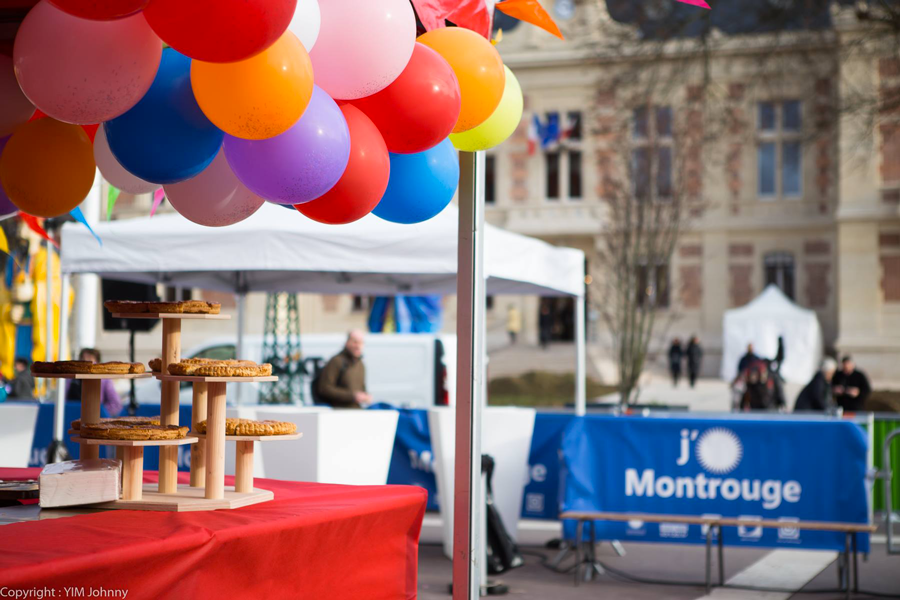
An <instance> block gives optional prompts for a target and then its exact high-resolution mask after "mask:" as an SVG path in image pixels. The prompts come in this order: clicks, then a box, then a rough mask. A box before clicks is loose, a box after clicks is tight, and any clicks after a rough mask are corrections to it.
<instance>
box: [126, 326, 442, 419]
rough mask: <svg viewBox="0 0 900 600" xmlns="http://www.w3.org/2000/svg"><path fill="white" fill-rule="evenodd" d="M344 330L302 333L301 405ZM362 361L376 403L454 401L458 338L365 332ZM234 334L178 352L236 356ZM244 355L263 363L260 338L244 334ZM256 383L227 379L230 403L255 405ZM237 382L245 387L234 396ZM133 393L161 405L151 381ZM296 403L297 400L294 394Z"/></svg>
mask: <svg viewBox="0 0 900 600" xmlns="http://www.w3.org/2000/svg"><path fill="white" fill-rule="evenodd" d="M346 339H347V336H346V334H330V333H327V334H301V336H300V352H301V356H302V358H301V360H303V361H304V362H305V363H306V365H307V366H308V367H309V372H310V375H309V376H307V377H305V382H304V396H303V400H304V403H305V404H312V402H313V400H312V395H311V393H310V383H311V380H312V372H313V369H312V365H313V363H315V362H317V361H322V364H324V363H325V362H327V361H328V360H329V359H330V358H331V357H332V356H334V355H335V354H337V353H338V352H340V351H341V349H342V348H343V346H344V342H345V341H346ZM365 339H366V346H365V351H364V355H363V362H364V363H365V365H366V389H367V390H368V392H369V393H370V394H371V395H372V397H373V400H374V401H375V402H387V403H388V404H393V405H394V406H401V407H412V408H428V407H431V406H434V405H447V404H453V403H454V402H453V401H454V399H455V395H456V394H455V391H456V390H455V386H456V336H453V335H434V334H421V333H417V334H379V333H370V334H366V336H365ZM235 342H236V340H235V338H234V337H233V336H232V337H218V338H213V339H210V340H209V341H207V342H206V343H204V344H201V345H199V346H195V347H193V348H190V349H189V350H187V351H186V352H183V353H182V356H183V357H184V358H212V359H217V360H225V359H230V358H235ZM242 354H243V356H242V357H241V358H245V359H248V360H254V361H256V362H265V358H264V357H263V338H262V336H258V335H256V336H246V337H245V338H244V350H243V352H242ZM258 385H259V384H255V383H242V384H237V383H229V384H228V386H227V398H228V403H229V404H231V405H234V404H238V403H239V401H240V403H241V404H255V403H257V402H258V397H259V387H258ZM238 386H242V387H244V388H245V389H243V390H242V391H241V392H240V398H238ZM135 395H136V397H137V401H138V402H139V403H141V404H159V400H160V383H159V381H157V380H155V379H139V380H137V381H136V382H135ZM180 401H181V403H182V404H190V403H191V387H190V384H189V383H182V384H181V393H180ZM292 401H293V402H294V403H295V404H299V403H300V399H299V398H293V399H292Z"/></svg>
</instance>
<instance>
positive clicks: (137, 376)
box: [32, 373, 153, 379]
mask: <svg viewBox="0 0 900 600" xmlns="http://www.w3.org/2000/svg"><path fill="white" fill-rule="evenodd" d="M32 376H34V377H35V378H37V379H149V378H150V377H152V376H153V375H152V374H151V373H32Z"/></svg>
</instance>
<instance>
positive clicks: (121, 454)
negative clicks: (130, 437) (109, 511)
mask: <svg viewBox="0 0 900 600" xmlns="http://www.w3.org/2000/svg"><path fill="white" fill-rule="evenodd" d="M114 448H115V449H116V460H117V461H119V487H120V488H122V490H123V492H124V490H125V487H124V486H125V446H114Z"/></svg>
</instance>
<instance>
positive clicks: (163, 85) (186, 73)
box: [103, 48, 225, 183]
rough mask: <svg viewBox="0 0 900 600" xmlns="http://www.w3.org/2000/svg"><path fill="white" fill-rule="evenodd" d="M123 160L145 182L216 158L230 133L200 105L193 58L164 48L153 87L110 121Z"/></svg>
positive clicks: (192, 170)
mask: <svg viewBox="0 0 900 600" xmlns="http://www.w3.org/2000/svg"><path fill="white" fill-rule="evenodd" d="M103 128H104V129H105V130H106V139H107V140H108V141H109V148H110V150H112V153H113V155H114V156H115V157H116V159H117V160H118V161H119V163H120V164H121V165H122V166H123V167H125V169H127V170H128V171H129V172H131V173H132V174H134V175H135V176H137V177H140V178H141V179H143V180H144V181H151V182H153V183H175V182H177V181H184V180H185V179H190V178H191V177H193V176H194V175H197V174H198V173H200V171H202V170H203V169H205V168H206V167H207V166H209V164H210V163H211V162H212V161H213V159H214V158H215V157H216V154H217V153H218V152H219V148H221V146H222V139H223V137H224V135H225V134H224V133H223V132H222V131H221V130H219V129H218V128H216V126H215V125H213V124H212V123H211V122H210V120H209V119H207V118H206V115H204V114H203V112H202V111H201V110H200V106H199V105H198V104H197V100H196V99H195V98H194V91H193V90H192V89H191V59H189V58H188V57H187V56H184V55H183V54H179V53H178V52H176V51H175V50H172V49H171V48H166V49H165V50H164V51H163V55H162V61H161V62H160V64H159V71H157V73H156V78H155V79H154V80H153V84H152V85H151V86H150V89H149V90H148V91H147V93H146V94H145V95H144V97H143V98H141V100H140V102H138V103H137V104H135V105H134V107H132V108H131V110H129V111H128V112H126V113H125V114H123V115H121V116H119V117H116V118H115V119H112V120H110V121H107V122H106V123H104V125H103Z"/></svg>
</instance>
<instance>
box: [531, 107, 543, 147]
mask: <svg viewBox="0 0 900 600" xmlns="http://www.w3.org/2000/svg"><path fill="white" fill-rule="evenodd" d="M543 129H544V126H543V125H541V118H540V117H539V116H538V115H537V113H535V114H533V115H531V123H529V124H528V154H529V155H532V154H534V153H535V152H537V149H538V145H539V144H540V143H541V139H542V138H543Z"/></svg>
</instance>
